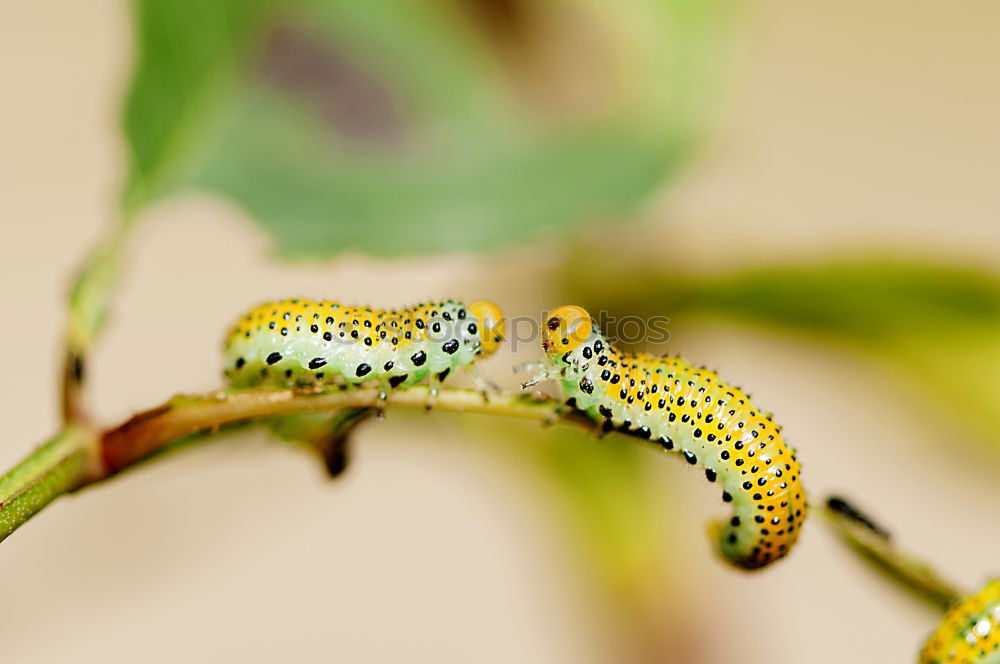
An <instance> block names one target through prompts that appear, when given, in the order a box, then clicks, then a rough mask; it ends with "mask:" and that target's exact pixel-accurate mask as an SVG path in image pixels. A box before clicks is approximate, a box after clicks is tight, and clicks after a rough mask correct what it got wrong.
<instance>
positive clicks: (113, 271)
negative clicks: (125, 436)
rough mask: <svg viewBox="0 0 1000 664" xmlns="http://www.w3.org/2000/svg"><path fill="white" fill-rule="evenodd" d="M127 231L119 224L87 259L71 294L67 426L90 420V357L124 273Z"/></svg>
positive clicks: (66, 369)
mask: <svg viewBox="0 0 1000 664" xmlns="http://www.w3.org/2000/svg"><path fill="white" fill-rule="evenodd" d="M127 228H128V226H127V225H126V224H124V223H122V224H119V225H118V227H117V228H116V230H115V231H114V232H113V233H112V235H111V237H110V238H108V239H107V240H106V241H105V242H104V243H103V244H101V245H99V246H98V247H97V248H95V249H94V250H93V251H92V252H91V253H90V255H88V256H87V259H86V260H85V261H84V264H83V266H82V268H81V270H80V272H79V274H78V275H77V277H76V280H75V281H74V283H73V288H72V290H71V291H70V297H69V322H68V326H67V330H66V342H65V347H66V351H65V355H64V359H63V381H62V413H63V421H64V422H66V423H77V422H84V421H86V419H87V414H86V408H85V406H84V403H83V383H84V379H85V377H86V364H87V358H88V356H89V353H90V350H91V348H92V347H93V345H94V342H95V341H96V339H97V337H98V335H99V334H100V332H101V329H102V328H103V327H104V322H105V320H106V319H107V315H108V308H109V305H110V301H111V295H112V293H113V291H114V288H115V286H116V285H117V283H118V277H119V273H120V271H121V254H122V246H123V244H124V243H125V237H126V233H127Z"/></svg>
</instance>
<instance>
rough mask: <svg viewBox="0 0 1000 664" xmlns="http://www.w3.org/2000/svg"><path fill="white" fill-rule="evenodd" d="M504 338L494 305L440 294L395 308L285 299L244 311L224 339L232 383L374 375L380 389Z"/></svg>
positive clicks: (444, 369)
mask: <svg viewBox="0 0 1000 664" xmlns="http://www.w3.org/2000/svg"><path fill="white" fill-rule="evenodd" d="M502 340H503V319H502V315H501V313H500V310H499V309H498V308H497V307H496V305H494V304H493V303H491V302H487V301H485V300H482V301H479V302H475V303H473V304H471V305H469V306H465V305H463V304H462V303H460V302H455V301H452V300H446V301H443V302H431V303H426V304H420V305H416V306H413V307H406V308H403V309H397V310H379V309H373V308H371V307H356V306H349V305H344V304H341V303H339V302H329V301H317V300H306V299H290V300H282V301H276V302H268V303H265V304H262V305H260V306H257V307H255V308H253V309H251V310H250V311H248V312H247V313H246V314H245V315H243V316H242V317H241V318H240V319H239V320H238V321H237V322H236V324H235V325H234V326H233V327H232V329H231V331H230V332H229V335H228V336H227V338H226V342H225V374H226V377H227V379H228V380H229V382H230V384H232V385H233V386H235V387H252V386H260V385H270V386H276V387H299V386H309V385H333V384H343V385H348V386H359V385H362V384H365V383H376V384H379V385H381V386H382V387H384V388H385V389H386V390H388V389H395V388H401V387H405V386H407V385H412V384H414V383H418V382H421V381H424V380H427V379H428V378H430V379H431V380H432V382H440V381H443V380H444V379H445V378H446V377H447V376H448V374H449V373H450V372H451V371H452V370H453V369H456V368H458V367H466V368H469V367H471V365H472V364H473V362H475V360H476V359H477V358H479V357H482V356H485V355H488V354H490V353H492V352H494V351H495V350H496V349H497V348H498V347H499V345H500V343H501V341H502Z"/></svg>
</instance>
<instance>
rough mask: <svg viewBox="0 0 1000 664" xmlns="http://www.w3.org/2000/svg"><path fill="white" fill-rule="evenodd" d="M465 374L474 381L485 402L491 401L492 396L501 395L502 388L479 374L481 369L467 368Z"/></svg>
mask: <svg viewBox="0 0 1000 664" xmlns="http://www.w3.org/2000/svg"><path fill="white" fill-rule="evenodd" d="M465 373H466V374H467V375H468V376H469V378H471V379H472V382H473V383H474V384H475V386H476V389H477V390H478V391H479V393H480V394H481V395H483V401H489V400H490V394H491V393H492V394H500V391H501V390H500V386H499V385H497V384H496V383H494V382H493V381H492V380H490V379H489V378H487V377H486V376H484V375H483V374H481V373H479V369H477V368H476V367H474V366H469V367H466V369H465Z"/></svg>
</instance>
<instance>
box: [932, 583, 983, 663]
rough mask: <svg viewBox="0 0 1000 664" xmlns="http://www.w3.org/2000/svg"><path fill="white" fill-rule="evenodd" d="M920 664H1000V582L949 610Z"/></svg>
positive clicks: (961, 601)
mask: <svg viewBox="0 0 1000 664" xmlns="http://www.w3.org/2000/svg"><path fill="white" fill-rule="evenodd" d="M919 664H1000V579H994V580H992V581H990V582H989V583H987V584H986V585H985V586H983V587H982V588H981V589H980V590H979V591H978V592H976V593H974V594H972V595H969V596H968V597H965V598H963V599H961V600H959V601H958V602H956V603H955V604H954V605H953V606H952V607H951V608H950V609H948V612H947V613H946V614H945V616H944V620H942V621H941V625H940V626H939V627H938V629H937V631H935V632H934V634H932V635H931V638H930V639H929V640H928V641H927V643H926V644H925V645H924V649H923V651H922V652H921V653H920V660H919Z"/></svg>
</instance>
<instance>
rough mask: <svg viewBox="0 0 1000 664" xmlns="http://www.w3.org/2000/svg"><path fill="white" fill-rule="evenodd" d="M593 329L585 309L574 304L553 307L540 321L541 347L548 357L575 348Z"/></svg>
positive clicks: (588, 336)
mask: <svg viewBox="0 0 1000 664" xmlns="http://www.w3.org/2000/svg"><path fill="white" fill-rule="evenodd" d="M593 331H594V321H593V320H592V319H591V317H590V314H588V313H587V310H586V309H584V308H582V307H577V306H574V305H566V306H563V307H559V308H558V309H553V310H552V311H550V312H549V314H548V316H546V317H545V321H544V322H543V323H542V349H543V350H544V351H545V354H546V355H548V356H549V357H558V356H560V355H562V354H564V353H568V352H570V351H573V350H576V349H577V348H578V347H580V346H581V345H582V344H583V343H584V342H586V341H587V339H589V338H590V334H591V332H593Z"/></svg>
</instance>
